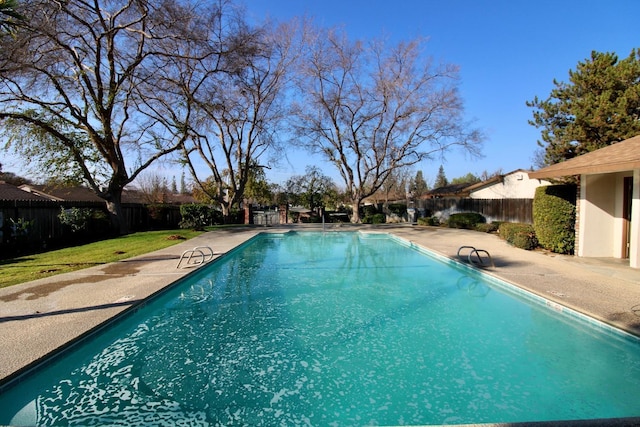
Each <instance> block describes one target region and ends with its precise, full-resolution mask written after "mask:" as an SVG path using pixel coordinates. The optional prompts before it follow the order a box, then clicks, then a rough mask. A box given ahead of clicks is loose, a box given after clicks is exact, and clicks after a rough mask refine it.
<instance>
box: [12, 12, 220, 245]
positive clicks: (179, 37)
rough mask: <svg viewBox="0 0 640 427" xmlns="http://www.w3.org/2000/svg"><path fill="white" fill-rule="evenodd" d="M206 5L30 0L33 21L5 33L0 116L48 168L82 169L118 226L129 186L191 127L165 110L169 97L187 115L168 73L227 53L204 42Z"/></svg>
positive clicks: (18, 142) (122, 227)
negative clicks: (187, 61)
mask: <svg viewBox="0 0 640 427" xmlns="http://www.w3.org/2000/svg"><path fill="white" fill-rule="evenodd" d="M207 6H208V7H207V8H199V9H197V8H195V7H194V6H192V4H191V3H190V2H178V1H177V0H164V1H158V2H149V1H146V0H91V1H89V0H66V1H50V0H24V1H23V2H20V7H21V10H28V11H29V19H28V20H25V21H22V22H20V23H19V25H18V28H17V30H16V31H15V38H14V39H13V40H9V39H8V38H4V39H2V46H0V52H1V53H0V123H2V125H3V128H4V130H5V131H7V133H8V136H9V141H10V144H11V146H12V147H13V148H16V149H17V151H18V152H19V153H22V154H24V155H25V156H26V158H27V160H28V161H29V162H31V164H33V165H38V166H40V167H43V166H44V167H47V169H46V170H47V172H48V173H51V174H53V173H62V172H64V171H65V170H73V171H79V173H80V175H81V176H82V178H83V179H84V181H85V182H86V183H87V184H88V185H89V186H90V187H91V188H92V189H93V190H94V191H95V193H96V194H97V195H98V196H99V197H101V198H102V199H104V200H105V201H106V204H107V208H108V210H109V212H110V214H111V219H112V225H113V226H114V228H115V229H116V230H118V231H119V232H120V233H125V232H127V231H128V225H127V224H126V222H125V221H124V220H122V208H121V196H122V190H123V188H124V187H125V186H126V185H127V184H129V183H131V182H132V181H133V180H134V179H135V178H136V177H137V176H138V175H139V174H140V172H141V171H143V170H145V169H146V168H147V167H148V166H149V165H151V164H152V163H153V162H154V161H156V160H158V159H160V158H161V157H163V156H165V155H168V154H170V153H172V152H175V151H176V150H178V149H179V148H181V147H182V145H183V143H184V141H185V139H186V138H188V137H189V136H190V135H191V134H190V133H189V131H188V129H187V128H185V127H184V126H182V127H179V126H175V122H170V121H171V120H172V119H173V117H169V118H168V119H167V117H165V116H161V115H160V114H159V113H162V112H164V111H163V109H162V103H161V102H160V100H164V101H166V100H168V99H171V102H173V103H174V104H175V105H186V107H184V108H183V109H182V110H181V111H182V112H183V113H184V114H186V115H187V116H188V114H189V102H188V100H185V98H184V97H182V98H181V97H180V96H181V95H183V94H182V93H181V92H180V91H177V90H172V91H171V92H170V90H171V89H174V88H173V87H169V86H167V85H166V84H165V82H164V81H163V80H162V77H163V75H164V74H163V73H165V72H166V70H167V69H169V70H173V71H175V70H176V67H177V66H178V65H179V62H178V61H177V60H178V59H179V58H182V57H184V56H188V55H200V56H207V55H218V57H219V56H220V52H215V53H213V54H212V53H210V52H209V50H210V49H211V46H210V45H207V44H206V43H205V39H206V35H207V34H208V28H209V27H210V26H211V25H212V24H211V23H212V22H214V17H215V16H216V15H217V10H218V9H217V8H216V7H213V6H211V5H207ZM202 26H204V28H202ZM208 26H209V27H208ZM194 46H197V47H198V49H196V48H195V47H194ZM169 125H171V126H169ZM25 149H26V150H25Z"/></svg>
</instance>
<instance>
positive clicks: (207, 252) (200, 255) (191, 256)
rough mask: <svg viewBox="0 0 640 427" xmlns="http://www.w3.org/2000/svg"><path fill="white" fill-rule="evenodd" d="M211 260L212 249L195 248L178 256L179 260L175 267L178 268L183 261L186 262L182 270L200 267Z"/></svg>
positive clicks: (207, 247)
mask: <svg viewBox="0 0 640 427" xmlns="http://www.w3.org/2000/svg"><path fill="white" fill-rule="evenodd" d="M212 259H213V249H211V248H210V247H209V246H196V247H195V248H193V249H187V250H186V251H184V252H182V255H181V256H180V260H179V261H178V265H176V268H180V265H181V264H182V261H184V260H186V262H185V264H184V265H183V266H182V267H183V268H184V267H190V266H196V265H202V264H204V263H205V262H209V261H211V260H212Z"/></svg>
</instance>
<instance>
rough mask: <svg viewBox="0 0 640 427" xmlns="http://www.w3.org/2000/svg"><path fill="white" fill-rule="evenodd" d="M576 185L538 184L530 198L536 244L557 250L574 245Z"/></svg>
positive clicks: (564, 251)
mask: <svg viewBox="0 0 640 427" xmlns="http://www.w3.org/2000/svg"><path fill="white" fill-rule="evenodd" d="M575 223H576V186H575V185H549V186H543V187H538V188H537V189H536V194H535V197H534V199H533V227H534V229H535V232H536V236H537V237H538V241H539V242H540V246H542V247H543V248H545V249H548V250H550V251H552V252H556V253H560V254H572V253H573V251H574V248H575V239H576V233H575Z"/></svg>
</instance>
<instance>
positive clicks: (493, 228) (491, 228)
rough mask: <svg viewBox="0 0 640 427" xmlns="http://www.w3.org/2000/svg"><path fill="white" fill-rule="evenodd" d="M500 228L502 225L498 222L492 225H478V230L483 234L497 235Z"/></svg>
mask: <svg viewBox="0 0 640 427" xmlns="http://www.w3.org/2000/svg"><path fill="white" fill-rule="evenodd" d="M499 226H500V223H498V222H492V223H490V224H486V223H480V224H476V230H477V231H481V232H483V233H495V232H496V231H498V228H499Z"/></svg>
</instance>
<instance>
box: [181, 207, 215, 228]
mask: <svg viewBox="0 0 640 427" xmlns="http://www.w3.org/2000/svg"><path fill="white" fill-rule="evenodd" d="M180 215H181V216H182V220H181V221H180V228H189V229H192V230H202V229H204V227H205V226H207V225H209V224H212V223H213V221H214V218H215V211H214V209H213V208H211V207H210V206H209V205H205V204H202V203H190V204H185V205H180Z"/></svg>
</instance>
